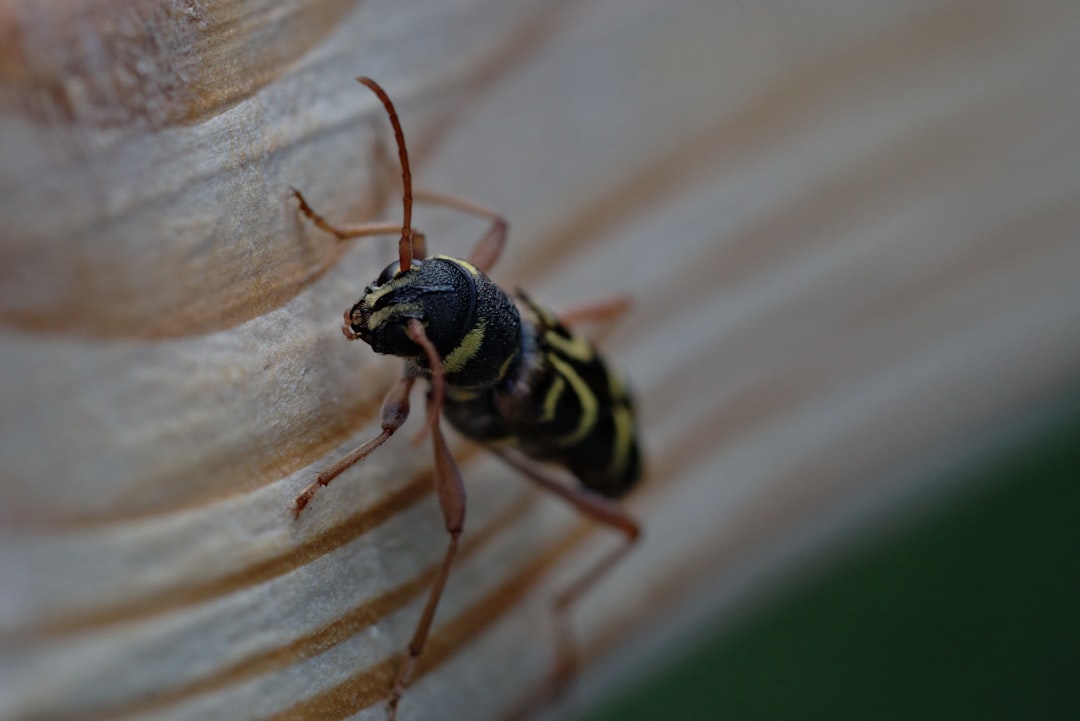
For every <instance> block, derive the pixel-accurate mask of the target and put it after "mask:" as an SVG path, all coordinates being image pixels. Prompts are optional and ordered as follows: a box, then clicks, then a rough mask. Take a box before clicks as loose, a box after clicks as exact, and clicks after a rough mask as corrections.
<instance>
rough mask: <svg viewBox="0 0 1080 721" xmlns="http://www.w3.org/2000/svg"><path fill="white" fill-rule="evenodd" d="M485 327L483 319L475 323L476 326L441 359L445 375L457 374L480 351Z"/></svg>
mask: <svg viewBox="0 0 1080 721" xmlns="http://www.w3.org/2000/svg"><path fill="white" fill-rule="evenodd" d="M486 325H487V324H486V323H484V320H483V319H480V320H479V321H477V323H476V325H474V326H473V327H472V329H471V330H470V331H469V332H468V333H466V334H465V337H464V338H462V339H461V343H459V344H458V347H457V348H455V349H454V350H452V351H450V352H449V353H448V354H447V356H446V357H445V358H443V370H445V371H446V372H447V373H457V372H458V371H460V370H461V369H462V368H464V367H465V364H467V363H468V362H469V360H470V359H471V358H472V357H473V356H475V355H476V353H477V352H478V351H479V350H480V346H481V345H483V343H484V331H485V329H486Z"/></svg>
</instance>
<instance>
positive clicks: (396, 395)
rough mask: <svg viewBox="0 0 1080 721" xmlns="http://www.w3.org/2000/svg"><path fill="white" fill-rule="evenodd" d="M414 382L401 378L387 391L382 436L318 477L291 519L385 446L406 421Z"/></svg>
mask: <svg viewBox="0 0 1080 721" xmlns="http://www.w3.org/2000/svg"><path fill="white" fill-rule="evenodd" d="M415 382H416V379H415V378H413V377H411V376H405V377H404V378H402V379H401V380H399V381H398V382H397V383H396V384H395V385H394V387H393V388H391V389H390V392H389V393H387V394H386V397H385V398H384V399H383V404H382V432H381V433H379V435H377V436H376V437H375V438H372V439H371V440H370V441H368V442H367V443H365V444H363V445H362V446H360V447H359V448H357V449H355V450H353V451H352V452H351V453H349V454H348V455H346V456H345V457H344V458H342V459H341V460H339V461H338V462H337V463H335V464H334V465H332V466H330V467H329V468H327V469H326V470H324V471H323V472H322V473H320V474H319V475H318V477H317V478H316V479H315V481H314V483H312V484H311V485H309V486H308V487H307V488H305V489H304V492H303V493H301V494H300V495H299V496H297V497H296V502H295V507H294V509H293V514H294V517H295V518H300V512H301V511H303V510H304V508H305V507H306V506H307V504H308V503H309V502H310V501H311V497H312V496H314V495H315V492H316V491H318V490H319V489H320V488H322V487H323V486H325V485H327V484H329V483H330V481H332V480H334V479H335V478H337V477H338V476H340V475H341V474H342V473H344V472H345V470H346V469H348V468H349V467H350V466H352V465H354V464H356V463H359V462H360V461H361V460H363V459H364V458H366V457H367V456H368V454H370V453H371V452H372V451H374V450H375V449H376V448H378V447H379V446H381V445H382V444H383V443H385V442H386V441H387V440H388V439H389V438H390V436H392V435H394V432H395V431H397V429H398V428H400V427H401V425H402V424H403V423H405V419H407V418H408V417H409V391H411V390H412V387H413V383H415Z"/></svg>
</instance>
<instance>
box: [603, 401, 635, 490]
mask: <svg viewBox="0 0 1080 721" xmlns="http://www.w3.org/2000/svg"><path fill="white" fill-rule="evenodd" d="M611 420H612V421H613V422H614V424H615V443H614V448H613V449H612V451H611V466H610V467H609V473H610V475H611V477H612V478H621V477H622V475H623V474H624V473H626V466H627V464H628V463H629V462H630V446H631V445H632V444H633V442H634V419H633V417H632V416H631V414H630V409H629V408H627V407H626V406H616V407H615V410H614V411H613V412H612V414H611Z"/></svg>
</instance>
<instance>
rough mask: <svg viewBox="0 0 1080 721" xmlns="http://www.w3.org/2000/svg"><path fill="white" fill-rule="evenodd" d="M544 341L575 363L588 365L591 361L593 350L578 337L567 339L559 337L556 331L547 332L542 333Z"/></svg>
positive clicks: (585, 341) (587, 342)
mask: <svg viewBox="0 0 1080 721" xmlns="http://www.w3.org/2000/svg"><path fill="white" fill-rule="evenodd" d="M544 341H545V342H546V343H547V344H548V345H549V346H551V347H552V348H554V349H555V350H557V351H559V352H561V353H562V354H563V355H565V356H568V357H570V358H573V359H574V360H576V361H581V362H582V363H588V362H590V361H592V359H593V355H594V353H593V348H592V346H591V345H589V341H587V340H585V339H584V338H581V337H579V336H571V337H569V338H567V337H565V336H563V335H560V334H559V332H558V331H554V330H549V331H547V332H545V333H544Z"/></svg>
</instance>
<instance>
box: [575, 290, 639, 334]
mask: <svg viewBox="0 0 1080 721" xmlns="http://www.w3.org/2000/svg"><path fill="white" fill-rule="evenodd" d="M631 304H632V301H631V298H630V296H628V295H617V296H615V297H613V298H605V299H604V300H599V301H593V302H591V303H585V304H583V305H579V306H575V307H573V308H568V309H566V310H564V311H563V312H561V313H559V314H558V316H559V321H560V322H562V323H563V324H564V325H568V326H569V325H574V324H575V323H590V322H592V323H613V322H615V321H616V320H618V319H619V317H620V316H622V315H624V314H625V313H626V311H628V310H630V305H631Z"/></svg>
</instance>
